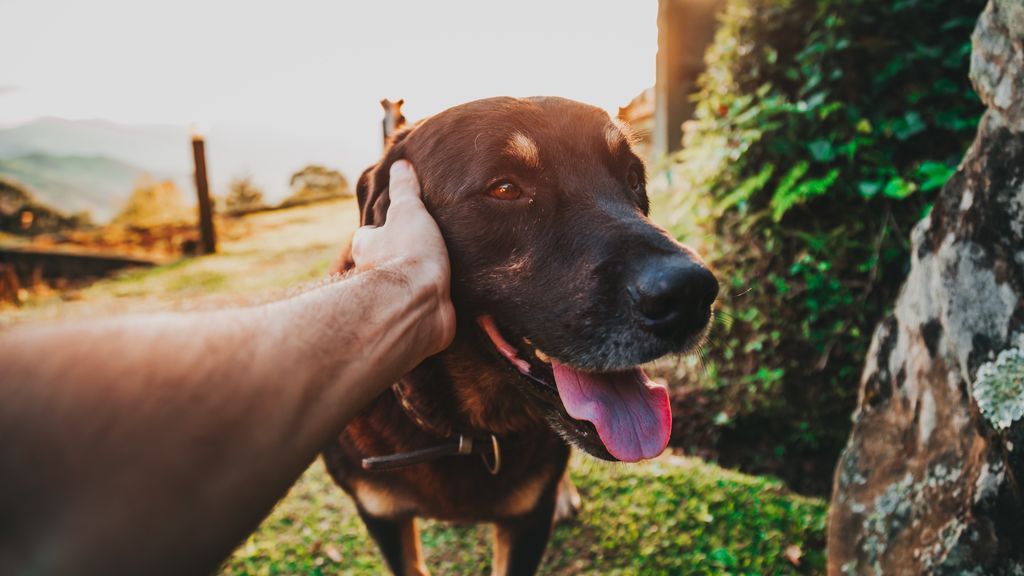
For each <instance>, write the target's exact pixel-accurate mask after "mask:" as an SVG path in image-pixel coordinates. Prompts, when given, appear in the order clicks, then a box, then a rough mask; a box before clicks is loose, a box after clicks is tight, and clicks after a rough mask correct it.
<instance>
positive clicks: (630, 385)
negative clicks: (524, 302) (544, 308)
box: [551, 360, 672, 462]
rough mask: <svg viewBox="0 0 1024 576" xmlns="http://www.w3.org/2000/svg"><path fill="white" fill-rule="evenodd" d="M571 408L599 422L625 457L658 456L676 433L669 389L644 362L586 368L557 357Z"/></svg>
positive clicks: (604, 437) (614, 451)
mask: <svg viewBox="0 0 1024 576" xmlns="http://www.w3.org/2000/svg"><path fill="white" fill-rule="evenodd" d="M551 366H552V367H553V368H554V371H555V384H556V385H557V386H558V395H559V396H560V397H561V398H562V404H563V405H565V411H566V412H568V413H569V416H572V417H573V418H575V419H577V420H587V421H589V422H590V423H592V424H593V425H594V427H595V428H597V434H598V435H599V436H600V437H601V442H604V447H605V448H606V449H608V453H609V454H611V455H612V456H614V457H616V458H618V459H619V460H622V461H623V462H636V461H637V460H643V459H644V458H654V457H655V456H657V455H658V454H661V453H662V452H663V451H664V450H665V446H667V445H668V438H669V435H671V433H672V410H671V408H670V407H669V402H668V391H667V390H666V389H665V387H664V386H660V385H658V384H655V383H654V382H651V381H650V380H648V378H647V375H646V374H644V371H643V370H641V369H640V368H634V369H632V370H627V371H624V372H580V371H578V370H573V369H572V368H569V367H568V366H566V365H564V364H559V363H558V362H557V361H554V360H552V362H551Z"/></svg>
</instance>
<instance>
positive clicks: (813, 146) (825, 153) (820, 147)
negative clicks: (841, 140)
mask: <svg viewBox="0 0 1024 576" xmlns="http://www.w3.org/2000/svg"><path fill="white" fill-rule="evenodd" d="M807 148H808V150H810V152H811V158H814V160H815V161H816V162H831V161H832V160H833V159H834V158H835V157H836V151H835V148H834V147H833V146H832V143H831V142H829V141H828V140H815V141H813V142H811V143H810V144H808V145H807Z"/></svg>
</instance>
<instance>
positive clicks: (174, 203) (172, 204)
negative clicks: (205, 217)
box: [113, 177, 195, 229]
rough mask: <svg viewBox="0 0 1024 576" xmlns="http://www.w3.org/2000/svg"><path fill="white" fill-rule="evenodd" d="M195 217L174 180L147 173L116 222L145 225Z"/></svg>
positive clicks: (137, 225) (153, 225) (131, 226)
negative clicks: (149, 175)
mask: <svg viewBox="0 0 1024 576" xmlns="http://www.w3.org/2000/svg"><path fill="white" fill-rule="evenodd" d="M194 218H195V211H194V210H193V209H190V208H189V207H188V206H186V205H185V200H184V198H183V197H182V195H181V191H180V190H178V187H177V186H175V185H174V182H171V181H170V180H164V181H159V182H158V181H156V180H153V179H151V178H149V177H144V178H142V179H140V180H139V182H138V183H137V184H136V185H135V189H134V190H132V195H131V196H130V197H129V198H128V201H127V202H126V203H125V205H124V206H123V207H122V208H121V211H120V212H119V213H118V214H117V216H115V217H114V220H113V224H114V225H116V226H124V227H126V228H139V229H142V228H155V227H159V226H165V225H169V224H180V223H184V222H190V221H192V220H193V219H194Z"/></svg>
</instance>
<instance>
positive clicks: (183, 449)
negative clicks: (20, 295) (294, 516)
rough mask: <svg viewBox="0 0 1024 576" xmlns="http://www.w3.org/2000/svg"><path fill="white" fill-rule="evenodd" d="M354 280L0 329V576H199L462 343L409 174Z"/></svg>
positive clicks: (369, 233)
mask: <svg viewBox="0 0 1024 576" xmlns="http://www.w3.org/2000/svg"><path fill="white" fill-rule="evenodd" d="M391 190H392V196H391V197H392V199H393V201H392V204H391V206H390V210H389V212H388V214H389V217H388V219H387V224H385V225H383V226H381V227H380V228H377V229H364V230H362V231H360V232H359V234H358V235H357V237H356V239H355V246H354V255H353V256H354V259H355V261H356V262H357V263H358V265H357V269H356V270H355V271H354V272H351V273H349V274H347V275H344V276H339V277H338V278H336V279H334V280H332V281H330V282H327V283H325V284H323V285H321V286H319V287H317V288H314V289H312V290H309V291H307V292H305V293H303V294H301V295H299V296H297V297H294V298H290V299H286V300H281V301H278V302H274V303H270V304H266V305H263V306H256V307H248V308H238V309H227V310H215V311H208V312H197V313H188V314H153V315H138V316H127V317H120V318H108V319H103V320H90V321H79V322H75V323H63V324H49V325H29V326H20V327H14V328H12V329H8V330H4V331H0V399H2V401H0V478H3V479H4V489H3V490H2V491H0V510H3V511H4V514H3V519H2V520H0V533H3V534H4V536H3V537H2V538H0V574H40V575H43V574H154V575H160V574H168V575H170V574H204V573H210V572H212V571H213V570H215V569H216V567H217V565H218V564H219V563H220V562H222V561H223V560H224V558H225V557H227V556H228V554H229V553H230V552H231V550H232V549H233V548H234V547H235V546H236V545H237V544H238V543H239V542H241V541H242V540H243V539H244V538H245V536H246V535H247V534H248V533H249V532H251V531H252V530H253V529H255V528H256V526H257V525H258V524H259V522H260V520H261V519H262V518H263V517H264V516H265V515H266V514H267V513H268V512H269V511H270V510H271V508H272V507H273V505H274V503H275V502H277V501H278V500H279V499H280V498H281V497H282V496H283V495H284V494H285V492H286V491H287V490H288V488H289V487H290V486H291V485H292V484H293V483H294V482H295V480H297V479H298V478H299V476H300V475H301V474H302V472H303V471H304V470H306V468H308V467H309V465H310V463H311V462H312V461H313V459H314V458H315V457H316V455H317V453H318V452H319V451H320V450H321V449H322V448H323V447H324V446H325V445H326V444H328V443H329V442H330V441H331V440H333V439H335V438H337V436H338V434H339V433H340V432H341V430H342V429H343V428H344V427H345V426H346V424H347V423H348V422H349V421H350V420H351V419H352V418H353V417H354V416H355V415H356V414H357V413H358V412H359V411H360V410H362V409H363V407H364V406H366V404H368V403H369V402H370V401H371V400H373V399H374V398H375V397H377V396H378V395H379V394H380V392H381V391H382V390H385V389H386V388H387V386H389V385H390V384H391V383H393V382H394V381H396V380H397V379H399V378H401V376H402V375H403V374H405V373H406V372H408V371H409V370H411V369H412V368H413V367H415V366H416V365H417V364H419V363H420V362H421V361H422V360H423V359H424V358H426V357H427V356H429V355H431V354H434V353H436V352H438V351H439V350H442V349H443V348H445V347H446V346H447V345H448V344H449V343H450V342H451V340H452V338H453V335H454V331H455V328H454V318H455V315H454V311H453V308H452V303H451V300H450V298H449V294H448V289H449V279H448V274H449V264H448V255H447V252H446V249H445V244H444V241H443V240H442V238H441V234H440V232H439V231H438V228H437V225H436V224H434V222H433V220H432V219H431V218H430V215H429V214H428V213H427V211H426V210H425V209H424V207H423V203H422V202H421V201H420V198H419V185H418V184H417V181H416V176H415V174H414V173H413V172H412V169H411V167H410V166H408V165H407V164H406V163H398V164H397V165H396V166H395V167H394V168H393V169H392V183H391Z"/></svg>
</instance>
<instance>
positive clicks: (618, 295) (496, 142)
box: [357, 98, 718, 461]
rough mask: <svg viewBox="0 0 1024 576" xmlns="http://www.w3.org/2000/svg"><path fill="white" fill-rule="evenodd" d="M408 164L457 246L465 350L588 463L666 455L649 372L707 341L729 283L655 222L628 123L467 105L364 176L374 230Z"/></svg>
mask: <svg viewBox="0 0 1024 576" xmlns="http://www.w3.org/2000/svg"><path fill="white" fill-rule="evenodd" d="M399 159H407V160H409V161H411V162H412V164H413V166H414V167H415V169H416V173H417V175H418V176H419V180H420V184H421V187H422V190H423V201H424V204H425V205H426V206H427V209H428V210H429V211H430V212H431V214H432V215H433V216H434V218H435V219H436V220H437V223H438V225H439V226H440V228H441V231H442V234H443V235H444V238H445V242H446V244H447V246H448V251H449V254H450V258H451V263H452V299H453V302H454V304H455V307H456V313H457V316H458V318H459V320H460V325H459V328H458V330H457V336H456V338H457V340H468V341H470V342H471V343H475V345H477V346H478V349H482V350H485V351H486V352H485V353H484V354H485V355H483V356H481V358H485V359H487V360H484V361H490V362H497V363H501V364H503V365H504V366H505V367H507V368H508V369H509V370H514V371H515V372H517V373H518V374H517V375H515V376H513V377H511V378H510V380H511V381H513V382H514V386H515V387H516V388H517V389H518V390H520V391H522V392H524V393H525V396H518V397H519V398H520V399H521V400H522V401H523V402H528V403H532V404H533V405H534V406H536V407H539V409H540V410H541V412H542V413H543V414H544V415H545V417H546V419H547V420H548V422H549V423H550V424H551V426H552V427H553V428H555V429H556V431H558V432H559V433H561V434H562V435H563V436H564V437H566V438H567V439H569V440H571V441H573V442H574V443H575V444H577V445H579V446H580V447H582V448H583V449H584V450H586V451H587V452H589V453H591V454H593V455H595V456H598V457H602V458H614V459H619V460H625V461H635V460H639V459H642V458H651V457H653V456H656V455H657V454H659V453H661V452H662V450H664V448H665V446H666V444H667V442H668V437H669V432H670V430H671V413H670V411H669V402H668V395H667V392H666V390H665V388H664V387H662V386H658V385H656V384H653V383H651V382H650V381H649V380H648V379H647V378H646V376H644V373H643V371H642V370H640V369H639V368H638V367H637V366H638V365H639V364H642V363H644V362H648V361H650V360H654V359H656V358H658V357H661V356H663V355H666V354H670V353H680V352H685V351H687V350H689V349H691V348H692V347H694V346H696V345H697V344H698V343H699V341H700V340H701V339H702V338H703V337H704V334H705V332H706V330H707V326H708V323H709V319H710V316H711V307H712V304H713V302H714V300H715V297H716V295H717V292H718V284H717V282H716V280H715V278H714V276H713V275H712V274H711V273H710V272H709V271H708V269H707V268H706V267H705V266H704V264H703V263H702V261H701V259H700V258H699V257H698V256H697V255H696V254H694V253H693V252H692V251H691V250H689V249H688V248H686V247H684V246H682V245H680V244H679V243H677V242H676V241H675V240H674V239H672V237H670V236H669V235H668V234H667V233H666V232H665V231H664V230H663V229H661V228H659V227H658V226H656V225H655V224H653V223H652V222H651V221H650V220H649V219H648V217H647V213H648V199H647V193H646V190H645V178H646V177H645V172H644V165H643V163H642V162H641V160H640V159H639V158H638V157H637V156H636V154H634V153H633V150H632V149H631V147H630V143H629V141H628V139H627V138H626V136H625V135H624V134H623V132H622V130H620V128H619V126H618V125H616V123H614V122H613V121H612V120H611V119H610V117H609V116H608V114H607V113H605V112H604V111H602V110H600V109H599V108H595V107H592V106H588V105H584V104H581V103H578V102H573V101H570V100H565V99H561V98H530V99H514V98H492V99H486V100H479V101H475V102H470V103H468V104H464V105H461V106H456V107H454V108H451V109H449V110H446V111H444V112H441V113H440V114H437V115H436V116H433V117H430V118H428V119H426V120H424V121H422V122H420V123H419V124H417V125H416V126H415V127H413V128H411V129H407V130H405V131H403V132H400V133H399V134H397V135H396V137H395V139H394V142H393V144H392V146H391V147H390V148H389V150H388V151H387V152H386V153H385V157H384V159H383V160H382V161H381V162H380V163H379V164H378V165H376V166H374V167H372V168H370V169H368V170H367V171H366V172H364V173H363V175H362V177H361V178H360V180H359V185H358V187H357V194H358V198H359V202H360V209H361V213H362V219H363V224H378V225H379V224H381V223H383V220H384V217H385V214H386V212H387V207H388V203H389V200H388V196H387V189H388V170H389V168H390V166H391V164H392V163H393V162H395V161H396V160H399Z"/></svg>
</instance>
